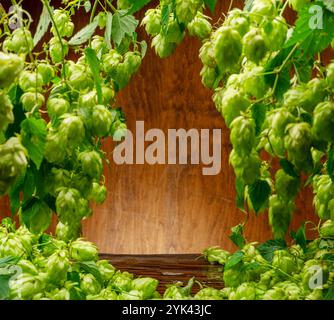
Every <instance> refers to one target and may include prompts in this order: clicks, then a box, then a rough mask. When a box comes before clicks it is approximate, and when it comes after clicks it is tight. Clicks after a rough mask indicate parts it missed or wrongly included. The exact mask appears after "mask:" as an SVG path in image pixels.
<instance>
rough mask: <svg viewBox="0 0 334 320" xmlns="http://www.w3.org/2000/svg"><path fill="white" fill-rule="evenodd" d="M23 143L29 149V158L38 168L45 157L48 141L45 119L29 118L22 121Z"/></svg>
mask: <svg viewBox="0 0 334 320" xmlns="http://www.w3.org/2000/svg"><path fill="white" fill-rule="evenodd" d="M21 129H22V130H21V136H22V144H23V145H24V147H25V148H26V149H27V150H28V153H29V158H30V159H31V160H32V161H33V162H34V164H35V165H36V167H37V169H39V168H40V166H41V164H42V161H43V159H44V150H45V143H46V134H47V130H46V122H45V121H44V120H43V119H36V118H27V119H25V120H24V121H23V122H22V123H21Z"/></svg>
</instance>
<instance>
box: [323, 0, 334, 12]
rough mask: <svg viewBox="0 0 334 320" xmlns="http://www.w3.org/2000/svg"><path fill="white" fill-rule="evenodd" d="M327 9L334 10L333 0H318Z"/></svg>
mask: <svg viewBox="0 0 334 320" xmlns="http://www.w3.org/2000/svg"><path fill="white" fill-rule="evenodd" d="M320 1H321V2H322V3H323V4H324V5H325V7H326V9H327V10H329V11H331V12H334V0H320Z"/></svg>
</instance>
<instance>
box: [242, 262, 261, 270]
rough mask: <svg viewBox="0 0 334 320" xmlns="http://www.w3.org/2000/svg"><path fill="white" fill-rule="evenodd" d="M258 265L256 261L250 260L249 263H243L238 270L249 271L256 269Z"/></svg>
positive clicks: (259, 265)
mask: <svg viewBox="0 0 334 320" xmlns="http://www.w3.org/2000/svg"><path fill="white" fill-rule="evenodd" d="M259 267H261V264H260V263H259V262H257V261H254V262H250V263H245V264H244V265H243V266H242V267H241V269H240V272H246V271H251V270H256V269H258V268H259Z"/></svg>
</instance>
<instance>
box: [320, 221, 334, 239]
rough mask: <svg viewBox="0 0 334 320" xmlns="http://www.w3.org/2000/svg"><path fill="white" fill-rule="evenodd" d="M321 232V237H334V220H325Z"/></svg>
mask: <svg viewBox="0 0 334 320" xmlns="http://www.w3.org/2000/svg"><path fill="white" fill-rule="evenodd" d="M319 234H320V237H321V238H325V239H334V222H333V221H332V220H327V221H325V222H324V223H323V224H322V225H321V227H320V229H319Z"/></svg>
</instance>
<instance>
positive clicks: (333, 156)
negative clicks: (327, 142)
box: [326, 146, 334, 182]
mask: <svg viewBox="0 0 334 320" xmlns="http://www.w3.org/2000/svg"><path fill="white" fill-rule="evenodd" d="M326 171H327V174H328V175H329V176H330V177H331V179H332V181H333V182H334V146H332V147H331V148H330V150H329V151H328V155H327V162H326Z"/></svg>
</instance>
